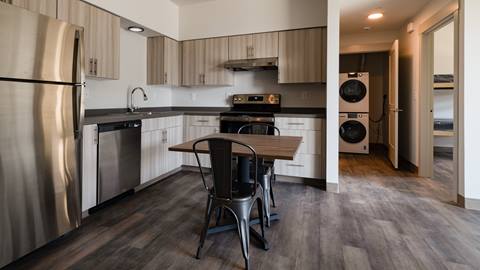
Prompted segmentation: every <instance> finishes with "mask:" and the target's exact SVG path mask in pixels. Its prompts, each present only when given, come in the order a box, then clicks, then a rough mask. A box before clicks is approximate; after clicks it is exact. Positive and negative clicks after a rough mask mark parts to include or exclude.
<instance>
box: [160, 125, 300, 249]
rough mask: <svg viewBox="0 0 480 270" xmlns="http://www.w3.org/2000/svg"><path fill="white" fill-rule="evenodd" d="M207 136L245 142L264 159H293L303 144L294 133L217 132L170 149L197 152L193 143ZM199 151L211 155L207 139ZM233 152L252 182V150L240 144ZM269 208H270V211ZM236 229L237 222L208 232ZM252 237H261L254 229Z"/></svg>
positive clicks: (243, 175)
mask: <svg viewBox="0 0 480 270" xmlns="http://www.w3.org/2000/svg"><path fill="white" fill-rule="evenodd" d="M207 138H224V139H229V140H234V141H238V142H242V143H244V144H246V145H250V146H251V147H252V148H253V149H255V152H256V153H257V158H259V159H265V160H276V159H280V160H294V158H295V155H296V153H297V151H298V149H299V147H300V144H301V143H302V137H294V136H270V135H251V134H235V133H215V134H210V135H208V136H205V137H202V138H198V139H195V140H191V141H188V142H185V143H182V144H179V145H175V146H172V147H170V148H168V150H169V151H174V152H184V153H194V151H193V144H194V143H195V142H197V141H199V140H203V139H207ZM197 152H198V153H201V154H209V149H208V144H207V142H202V143H199V144H198V145H197ZM232 154H233V155H234V156H237V157H238V159H239V164H238V166H239V169H238V180H239V181H244V182H248V181H250V172H249V167H250V166H249V159H248V158H249V157H250V156H251V155H252V152H251V151H250V150H249V149H247V148H246V147H243V146H240V145H235V144H234V145H233V146H232ZM268 212H270V211H267V213H268ZM270 216H271V220H272V221H274V220H278V219H279V217H278V214H271V215H270ZM258 223H259V220H258V219H254V220H252V221H251V222H250V224H251V225H253V224H258ZM234 229H236V225H235V224H229V225H223V226H216V227H213V228H210V229H209V230H208V234H212V233H217V232H222V231H226V230H234ZM251 232H252V233H253V236H254V237H255V238H257V239H260V238H261V237H260V236H259V235H258V234H256V233H255V231H254V230H251ZM260 240H261V242H263V244H264V245H265V246H267V245H268V243H267V242H266V240H264V239H260Z"/></svg>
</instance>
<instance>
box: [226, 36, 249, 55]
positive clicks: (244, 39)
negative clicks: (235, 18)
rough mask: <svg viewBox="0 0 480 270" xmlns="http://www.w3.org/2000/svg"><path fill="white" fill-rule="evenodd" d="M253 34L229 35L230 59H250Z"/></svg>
mask: <svg viewBox="0 0 480 270" xmlns="http://www.w3.org/2000/svg"><path fill="white" fill-rule="evenodd" d="M252 38H253V36H252V35H241V36H231V37H228V59H229V60H243V59H249V58H250V55H251V51H252V46H253V41H252Z"/></svg>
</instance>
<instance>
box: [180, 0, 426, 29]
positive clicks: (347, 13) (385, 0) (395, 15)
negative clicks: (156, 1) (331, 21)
mask: <svg viewBox="0 0 480 270" xmlns="http://www.w3.org/2000/svg"><path fill="white" fill-rule="evenodd" d="M184 1H185V0H184ZM190 1H193V0H190ZM430 1H435V0H400V1H399V0H341V1H340V10H341V11H340V13H341V15H340V32H341V33H342V34H354V33H361V32H364V31H365V30H364V29H363V28H364V27H365V26H369V27H371V30H370V31H373V32H380V31H392V30H399V29H400V28H401V27H402V26H403V25H404V24H405V22H406V21H407V20H408V19H410V18H412V17H413V16H414V15H416V14H417V13H418V12H419V11H420V10H421V9H422V8H423V7H424V6H425V5H426V4H427V3H428V2H430ZM377 10H378V11H381V12H383V13H384V17H383V18H382V19H380V20H377V21H370V20H368V19H367V16H368V15H369V14H370V13H371V12H372V11H377Z"/></svg>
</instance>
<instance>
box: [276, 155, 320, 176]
mask: <svg viewBox="0 0 480 270" xmlns="http://www.w3.org/2000/svg"><path fill="white" fill-rule="evenodd" d="M323 163H324V162H323V159H322V158H321V156H320V155H308V154H297V155H296V156H295V159H294V160H293V161H287V160H277V161H275V173H276V174H278V175H287V176H294V177H305V178H316V179H324V178H325V170H324V168H325V166H324V165H323Z"/></svg>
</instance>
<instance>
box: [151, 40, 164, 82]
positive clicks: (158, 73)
mask: <svg viewBox="0 0 480 270" xmlns="http://www.w3.org/2000/svg"><path fill="white" fill-rule="evenodd" d="M166 54H167V53H165V38H164V37H150V38H148V39H147V84H149V85H159V84H165V78H166V76H165V72H168V71H166V70H165V66H166V64H165V58H166Z"/></svg>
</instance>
